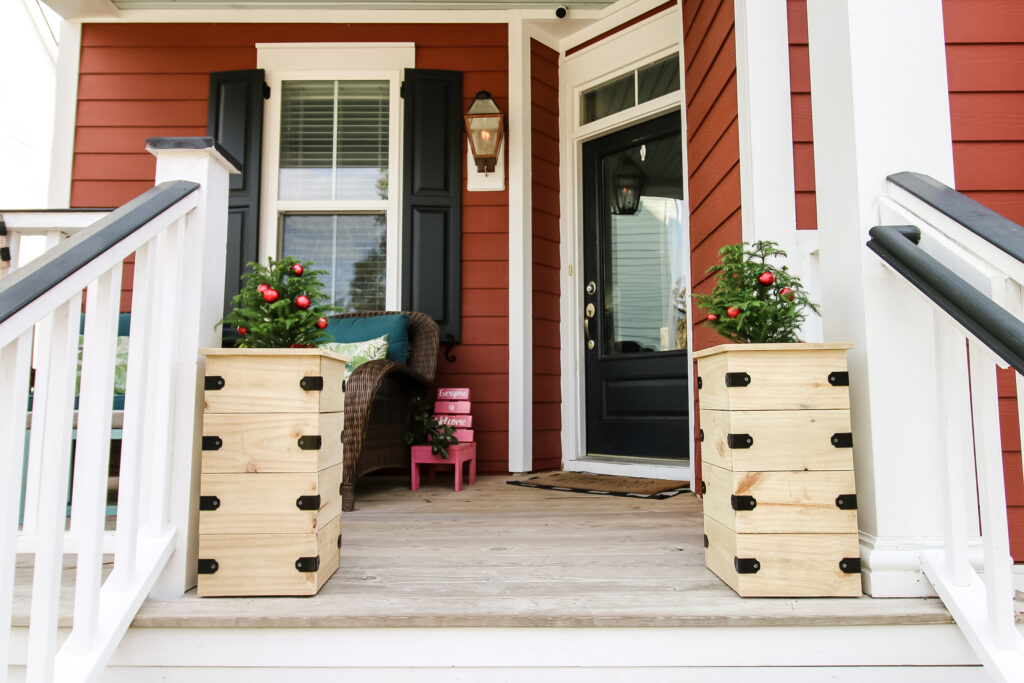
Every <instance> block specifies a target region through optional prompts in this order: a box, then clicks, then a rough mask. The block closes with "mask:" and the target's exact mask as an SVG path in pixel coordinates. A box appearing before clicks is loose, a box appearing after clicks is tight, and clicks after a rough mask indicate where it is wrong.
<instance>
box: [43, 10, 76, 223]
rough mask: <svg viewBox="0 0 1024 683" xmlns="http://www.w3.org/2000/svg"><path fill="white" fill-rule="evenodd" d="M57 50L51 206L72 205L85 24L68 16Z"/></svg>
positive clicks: (51, 160)
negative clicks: (72, 181)
mask: <svg viewBox="0 0 1024 683" xmlns="http://www.w3.org/2000/svg"><path fill="white" fill-rule="evenodd" d="M58 49H59V52H58V53H57V54H58V56H57V95H56V100H55V104H54V113H53V146H52V147H51V148H50V184H49V187H48V188H47V194H48V204H49V208H51V209H65V208H67V207H69V206H71V165H72V162H73V159H74V152H75V123H76V121H77V119H76V116H77V114H78V69H79V63H80V61H81V55H82V23H81V22H80V21H76V20H71V19H66V20H64V23H63V24H61V29H60V45H59V48H58Z"/></svg>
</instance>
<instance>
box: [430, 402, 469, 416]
mask: <svg viewBox="0 0 1024 683" xmlns="http://www.w3.org/2000/svg"><path fill="white" fill-rule="evenodd" d="M469 406H470V403H469V401H438V402H436V403H435V404H434V414H443V415H468V414H469Z"/></svg>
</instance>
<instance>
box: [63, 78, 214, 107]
mask: <svg viewBox="0 0 1024 683" xmlns="http://www.w3.org/2000/svg"><path fill="white" fill-rule="evenodd" d="M209 89H210V79H209V77H208V76H207V75H206V74H204V73H201V74H163V75H161V76H160V77H158V78H154V75H153V74H82V77H81V78H79V79H78V99H79V100H83V101H84V100H110V99H117V100H181V99H186V100H205V99H206V97H207V95H208V94H209Z"/></svg>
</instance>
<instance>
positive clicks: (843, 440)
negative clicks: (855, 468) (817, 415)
mask: <svg viewBox="0 0 1024 683" xmlns="http://www.w3.org/2000/svg"><path fill="white" fill-rule="evenodd" d="M832 445H833V446H835V447H836V448H853V433H852V432H839V433H837V434H833V435H832Z"/></svg>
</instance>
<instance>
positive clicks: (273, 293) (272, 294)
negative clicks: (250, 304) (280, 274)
mask: <svg viewBox="0 0 1024 683" xmlns="http://www.w3.org/2000/svg"><path fill="white" fill-rule="evenodd" d="M279 296H281V295H280V294H278V293H277V290H276V289H269V288H268V289H267V290H266V291H264V292H263V300H264V301H266V302H267V303H268V304H272V303H274V302H275V301H277V299H278V297H279Z"/></svg>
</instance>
